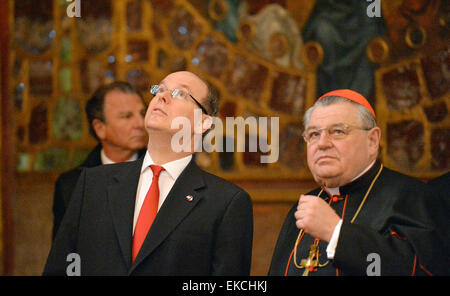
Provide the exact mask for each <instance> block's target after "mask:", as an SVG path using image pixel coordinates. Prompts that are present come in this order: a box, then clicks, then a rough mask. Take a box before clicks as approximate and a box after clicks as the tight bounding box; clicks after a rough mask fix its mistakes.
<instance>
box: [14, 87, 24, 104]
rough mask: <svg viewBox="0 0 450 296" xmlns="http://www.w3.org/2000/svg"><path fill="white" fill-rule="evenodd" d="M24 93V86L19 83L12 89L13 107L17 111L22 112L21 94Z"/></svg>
mask: <svg viewBox="0 0 450 296" xmlns="http://www.w3.org/2000/svg"><path fill="white" fill-rule="evenodd" d="M24 91H25V84H24V83H23V82H20V83H19V84H17V86H16V87H15V88H14V106H15V107H16V109H17V110H22V105H23V93H24Z"/></svg>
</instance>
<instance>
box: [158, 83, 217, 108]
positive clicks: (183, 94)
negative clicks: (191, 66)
mask: <svg viewBox="0 0 450 296" xmlns="http://www.w3.org/2000/svg"><path fill="white" fill-rule="evenodd" d="M166 91H169V92H170V96H171V97H172V99H176V100H181V101H187V98H188V96H190V97H191V98H192V99H193V100H194V102H195V103H196V104H197V106H199V107H200V109H202V111H203V113H205V114H206V115H208V112H207V111H206V109H205V107H203V106H202V105H201V104H200V103H199V102H198V101H197V100H196V99H195V98H194V97H193V96H192V95H191V94H190V93H188V92H187V91H185V90H182V89H179V88H175V89H173V90H170V89H168V88H167V87H166V86H164V85H162V84H160V85H158V84H156V85H152V86H151V88H150V93H151V94H152V95H155V96H156V95H157V94H162V93H164V92H166Z"/></svg>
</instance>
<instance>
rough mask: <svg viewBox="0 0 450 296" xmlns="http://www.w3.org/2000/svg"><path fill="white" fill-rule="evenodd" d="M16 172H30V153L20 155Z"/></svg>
mask: <svg viewBox="0 0 450 296" xmlns="http://www.w3.org/2000/svg"><path fill="white" fill-rule="evenodd" d="M16 170H17V171H18V172H28V171H29V170H30V155H29V154H28V153H19V155H18V157H17V164H16Z"/></svg>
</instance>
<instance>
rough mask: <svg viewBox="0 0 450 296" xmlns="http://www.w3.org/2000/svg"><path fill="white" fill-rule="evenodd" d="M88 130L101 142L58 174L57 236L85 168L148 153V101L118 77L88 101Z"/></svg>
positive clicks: (56, 202) (54, 208)
mask: <svg viewBox="0 0 450 296" xmlns="http://www.w3.org/2000/svg"><path fill="white" fill-rule="evenodd" d="M85 110H86V115H87V119H88V122H89V131H90V133H91V134H92V136H94V137H95V138H96V139H97V141H98V142H99V144H98V145H97V146H96V147H95V148H94V150H92V151H91V152H90V153H89V155H88V156H87V158H86V160H85V161H84V162H83V163H82V164H81V165H80V166H78V167H76V168H74V169H72V170H70V171H68V172H65V173H63V174H61V176H59V178H58V180H57V181H56V185H55V193H54V197H53V215H54V222H53V233H52V238H53V239H54V238H55V236H56V232H57V231H58V228H59V225H60V224H61V220H62V218H63V216H64V213H65V211H66V209H67V206H68V204H69V201H70V197H71V195H72V192H73V189H74V188H75V184H76V182H77V180H78V177H79V176H80V173H81V171H82V169H83V168H90V167H95V166H98V165H102V164H111V163H116V162H124V161H133V160H136V159H138V158H139V157H140V156H142V155H143V154H144V153H145V146H146V145H147V132H146V131H145V128H144V116H145V112H146V104H145V102H144V99H143V98H142V95H141V94H140V93H139V92H138V91H137V90H136V89H134V88H133V87H132V86H131V85H130V84H129V83H127V82H122V81H116V82H113V83H110V84H107V85H104V86H101V87H100V88H98V89H97V90H96V91H95V92H94V94H93V95H92V97H91V98H90V99H89V101H88V102H87V103H86V109H85Z"/></svg>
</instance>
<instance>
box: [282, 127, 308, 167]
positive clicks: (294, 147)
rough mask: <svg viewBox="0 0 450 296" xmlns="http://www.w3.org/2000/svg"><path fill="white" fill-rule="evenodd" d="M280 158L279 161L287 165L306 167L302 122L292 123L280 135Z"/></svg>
mask: <svg viewBox="0 0 450 296" xmlns="http://www.w3.org/2000/svg"><path fill="white" fill-rule="evenodd" d="M279 143H280V158H279V161H280V162H281V163H282V164H284V165H285V166H287V167H289V168H292V169H298V168H302V167H306V164H305V163H304V156H305V151H304V149H305V148H304V147H305V142H304V141H303V137H302V128H301V127H300V124H290V125H288V126H287V127H286V128H284V130H283V131H282V132H281V135H280V141H279Z"/></svg>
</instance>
